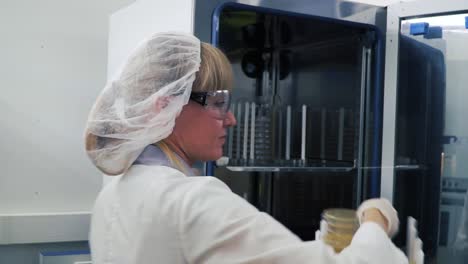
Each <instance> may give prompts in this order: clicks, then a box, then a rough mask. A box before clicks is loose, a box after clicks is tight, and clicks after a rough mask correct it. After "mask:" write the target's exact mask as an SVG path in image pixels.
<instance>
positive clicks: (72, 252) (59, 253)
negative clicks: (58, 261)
mask: <svg viewBox="0 0 468 264" xmlns="http://www.w3.org/2000/svg"><path fill="white" fill-rule="evenodd" d="M89 254H91V253H90V251H89V250H68V251H51V252H41V255H42V256H44V257H45V256H68V255H89Z"/></svg>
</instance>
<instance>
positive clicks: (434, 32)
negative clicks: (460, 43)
mask: <svg viewBox="0 0 468 264" xmlns="http://www.w3.org/2000/svg"><path fill="white" fill-rule="evenodd" d="M442 36H443V30H442V27H429V29H428V30H427V34H426V35H424V38H425V39H438V38H442Z"/></svg>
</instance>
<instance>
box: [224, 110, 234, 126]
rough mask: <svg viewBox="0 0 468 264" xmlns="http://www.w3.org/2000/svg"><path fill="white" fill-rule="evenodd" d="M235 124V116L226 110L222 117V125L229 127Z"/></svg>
mask: <svg viewBox="0 0 468 264" xmlns="http://www.w3.org/2000/svg"><path fill="white" fill-rule="evenodd" d="M236 124H237V120H236V117H235V116H234V114H232V112H231V111H228V112H227V113H226V117H225V119H224V125H225V126H227V127H230V126H235V125H236Z"/></svg>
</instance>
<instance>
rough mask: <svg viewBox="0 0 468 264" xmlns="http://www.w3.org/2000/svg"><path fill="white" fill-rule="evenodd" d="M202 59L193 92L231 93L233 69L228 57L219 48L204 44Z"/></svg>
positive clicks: (201, 53)
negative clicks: (227, 91)
mask: <svg viewBox="0 0 468 264" xmlns="http://www.w3.org/2000/svg"><path fill="white" fill-rule="evenodd" d="M200 57H201V63H200V69H199V70H198V72H197V73H196V74H195V81H194V82H193V85H192V91H194V92H214V91H217V90H229V91H231V89H232V85H233V76H232V67H231V63H230V62H229V60H228V58H227V57H226V55H224V53H223V52H222V51H221V50H219V49H218V48H216V47H213V46H212V45H210V44H208V43H205V42H202V43H201V49H200Z"/></svg>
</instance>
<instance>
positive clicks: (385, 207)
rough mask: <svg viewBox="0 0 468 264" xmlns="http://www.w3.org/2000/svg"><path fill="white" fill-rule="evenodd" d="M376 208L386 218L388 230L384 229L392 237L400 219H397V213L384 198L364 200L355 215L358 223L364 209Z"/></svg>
mask: <svg viewBox="0 0 468 264" xmlns="http://www.w3.org/2000/svg"><path fill="white" fill-rule="evenodd" d="M371 208H376V209H378V210H379V211H380V212H381V213H382V215H383V216H384V217H385V218H386V219H387V222H388V230H385V231H386V232H387V234H388V236H389V237H393V236H395V235H396V233H397V232H398V227H399V225H400V221H399V220H398V213H397V211H396V210H395V208H393V206H392V204H391V203H390V202H389V201H388V200H387V199H384V198H375V199H369V200H366V201H364V202H363V203H362V204H361V205H360V206H359V208H358V210H357V216H358V219H359V223H360V224H361V223H362V219H363V215H364V211H366V210H368V209H371Z"/></svg>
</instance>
